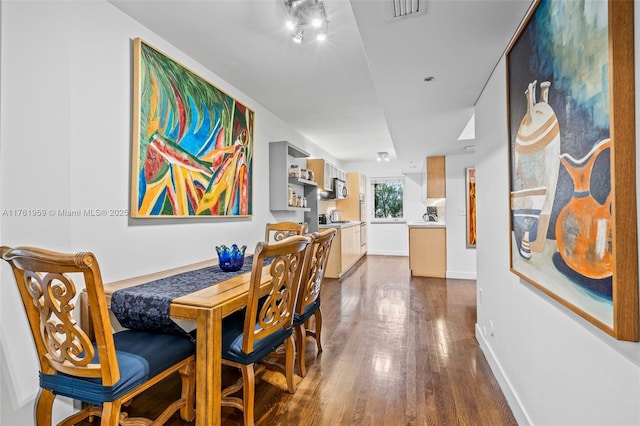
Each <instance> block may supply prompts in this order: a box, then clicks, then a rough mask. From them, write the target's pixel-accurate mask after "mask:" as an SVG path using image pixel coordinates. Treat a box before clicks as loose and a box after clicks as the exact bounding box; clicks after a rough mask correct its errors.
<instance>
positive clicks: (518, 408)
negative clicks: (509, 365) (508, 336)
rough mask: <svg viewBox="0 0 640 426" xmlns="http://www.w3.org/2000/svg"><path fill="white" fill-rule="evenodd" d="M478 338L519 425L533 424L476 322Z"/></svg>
mask: <svg viewBox="0 0 640 426" xmlns="http://www.w3.org/2000/svg"><path fill="white" fill-rule="evenodd" d="M476 340H477V341H478V343H479V344H480V349H482V352H483V353H484V356H485V358H486V359H487V362H488V363H489V367H491V371H492V372H493V375H494V376H495V378H496V380H497V381H498V384H499V385H500V389H501V390H502V393H503V394H504V397H505V398H506V399H507V403H508V404H509V408H511V412H512V413H513V416H514V417H515V418H516V421H517V422H518V424H519V425H532V424H533V422H532V421H531V418H530V417H529V415H528V414H527V412H526V410H525V409H524V407H523V406H522V404H521V402H520V399H519V398H518V395H517V394H516V393H515V391H514V390H513V386H511V381H510V380H509V378H508V377H507V376H506V375H505V373H504V370H503V369H502V366H501V365H500V362H499V361H498V360H497V358H496V357H495V354H494V353H493V350H491V346H490V345H489V342H487V340H486V339H485V337H484V334H483V333H482V330H481V329H480V326H479V325H478V324H477V323H476Z"/></svg>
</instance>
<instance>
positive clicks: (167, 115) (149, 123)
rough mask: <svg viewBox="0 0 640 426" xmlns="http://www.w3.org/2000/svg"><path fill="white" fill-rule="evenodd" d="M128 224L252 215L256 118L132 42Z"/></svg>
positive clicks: (168, 60) (160, 55)
mask: <svg viewBox="0 0 640 426" xmlns="http://www.w3.org/2000/svg"><path fill="white" fill-rule="evenodd" d="M133 56H134V79H133V86H134V102H133V116H134V118H133V153H132V176H131V183H132V188H131V214H132V217H138V218H140V217H205V216H216V217H232V216H249V215H251V214H252V205H251V202H252V184H251V183H252V160H253V122H254V112H253V111H252V110H250V109H249V108H247V107H246V106H244V105H242V104H241V103H239V102H238V101H236V100H235V99H234V98H232V97H231V96H229V95H227V94H226V93H224V92H222V91H221V90H219V89H218V88H216V87H215V86H213V85H212V84H211V83H209V82H207V81H206V80H204V79H203V78H202V77H200V76H198V75H197V74H195V73H194V72H192V71H190V70H189V69H187V68H186V67H184V66H183V65H181V64H179V63H178V62H176V61H174V60H173V59H171V58H169V57H168V56H166V55H164V54H163V53H161V52H159V51H158V50H156V49H155V48H153V47H151V46H149V45H148V44H147V43H145V42H144V41H142V40H141V39H139V38H137V39H135V40H134V53H133Z"/></svg>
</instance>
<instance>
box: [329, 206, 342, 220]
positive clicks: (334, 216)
mask: <svg viewBox="0 0 640 426" xmlns="http://www.w3.org/2000/svg"><path fill="white" fill-rule="evenodd" d="M329 220H330V221H331V222H333V223H339V222H342V212H341V211H340V210H338V209H334V210H331V215H330V216H329Z"/></svg>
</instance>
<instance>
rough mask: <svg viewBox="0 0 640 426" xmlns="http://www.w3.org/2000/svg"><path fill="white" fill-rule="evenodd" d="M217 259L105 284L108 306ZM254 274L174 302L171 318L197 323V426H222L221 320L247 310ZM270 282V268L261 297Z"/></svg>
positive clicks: (86, 320)
mask: <svg viewBox="0 0 640 426" xmlns="http://www.w3.org/2000/svg"><path fill="white" fill-rule="evenodd" d="M217 262H218V260H217V259H212V260H206V261H202V262H198V263H194V264H191V265H186V266H182V267H178V268H172V269H167V270H164V271H160V272H156V273H152V274H147V275H143V276H138V277H133V278H129V279H124V280H120V281H114V282H110V283H105V284H104V292H105V295H106V298H107V303H108V304H109V306H110V304H111V295H112V294H113V293H114V292H115V291H116V290H120V289H124V288H127V287H132V286H136V285H140V284H145V283H150V282H152V281H155V280H159V279H162V278H166V277H170V276H172V275H176V274H180V273H183V272H189V271H193V270H197V269H201V268H205V267H210V266H212V265H216V264H217ZM250 279H251V272H246V273H244V274H241V275H236V276H234V277H232V278H229V279H225V280H223V281H218V282H213V283H212V284H211V285H210V286H208V287H206V288H203V289H201V290H198V291H194V292H192V293H189V294H186V295H184V296H180V297H177V298H175V299H173V300H172V301H171V305H170V313H169V315H170V317H171V319H173V320H185V321H190V322H193V323H195V326H196V328H197V339H196V425H198V426H200V425H219V424H220V423H221V412H220V408H221V405H220V402H221V391H222V379H221V377H222V319H223V318H224V317H226V316H228V315H230V314H231V313H233V312H235V311H238V310H240V309H242V308H243V307H245V306H247V300H248V294H249V284H250ZM270 280H271V275H270V273H269V267H268V266H265V269H264V271H263V274H262V285H261V288H262V289H263V291H261V295H263V294H264V293H266V291H267V287H268V286H267V284H268V282H269V281H270ZM80 303H81V312H82V314H81V319H80V321H81V324H82V327H83V329H84V330H90V329H91V327H90V315H89V307H88V306H87V297H86V292H82V293H81V296H80Z"/></svg>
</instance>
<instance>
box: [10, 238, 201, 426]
mask: <svg viewBox="0 0 640 426" xmlns="http://www.w3.org/2000/svg"><path fill="white" fill-rule="evenodd" d="M0 257H1V258H2V259H3V260H5V261H7V262H8V263H9V264H10V265H11V268H12V270H13V274H14V276H15V281H16V283H17V285H18V290H19V291H20V295H21V297H22V303H23V305H24V308H25V311H26V314H27V319H28V320H29V325H30V328H31V334H32V336H33V340H34V343H35V346H36V351H37V353H38V360H39V362H40V393H39V395H38V398H37V400H36V409H35V424H37V425H38V426H41V425H51V422H52V408H53V403H54V400H55V398H56V395H62V396H66V397H69V398H73V399H76V400H80V401H82V402H84V403H86V404H85V405H86V407H85V408H84V409H82V410H81V411H79V412H76V413H74V414H72V415H71V416H69V417H67V418H66V419H64V420H63V421H62V422H61V423H59V424H61V425H72V424H76V423H79V422H81V421H82V420H84V419H86V418H88V417H93V416H96V417H100V418H101V425H103V426H105V425H109V426H115V425H118V424H120V425H127V424H136V425H140V424H149V423H150V421H148V420H147V419H141V418H133V417H131V418H129V417H128V414H127V413H125V412H121V408H122V406H123V405H124V404H126V403H128V402H129V401H130V400H131V399H133V398H134V397H135V396H137V395H138V394H140V393H141V392H143V391H145V390H146V389H148V388H149V387H151V386H152V385H154V384H156V383H158V382H160V381H161V380H163V379H164V378H166V377H167V376H169V375H170V374H172V373H174V372H176V371H178V372H179V373H180V375H181V376H182V392H181V393H182V394H181V396H180V399H178V400H176V401H174V402H173V403H172V404H170V405H169V406H168V407H167V408H166V409H165V410H164V411H163V412H162V414H160V416H159V417H158V418H157V419H156V420H155V421H156V422H155V423H154V424H164V422H166V421H167V420H168V419H169V417H171V416H172V415H173V414H174V413H175V412H176V411H177V410H180V416H181V417H182V419H184V420H187V421H192V420H193V419H194V418H195V409H194V408H195V397H194V391H195V378H194V370H195V369H194V367H195V355H194V354H195V344H194V343H193V342H192V341H191V339H189V338H187V337H185V336H178V335H170V334H157V333H156V334H154V333H147V332H139V331H132V330H125V331H121V332H119V333H116V334H112V330H111V323H110V321H109V312H108V310H107V301H106V298H105V295H104V290H103V284H102V277H101V274H100V268H99V266H98V261H97V260H96V258H95V256H94V255H93V254H92V253H89V252H85V253H77V254H64V253H57V252H53V251H49V250H43V249H39V248H34V247H16V248H10V247H4V246H3V247H0ZM72 276H73V277H81V278H83V279H84V284H85V287H86V293H87V298H88V304H89V306H90V308H91V309H90V315H91V322H92V324H93V330H92V332H89V333H87V332H85V330H83V329H82V328H80V327H79V325H78V324H77V323H76V321H75V320H74V315H73V312H74V310H75V302H74V299H75V297H76V294H77V291H76V286H75V284H74V281H73V279H72ZM89 335H93V336H95V342H92V341H91V340H90V339H89V337H88V336H89ZM145 421H146V423H145Z"/></svg>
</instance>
